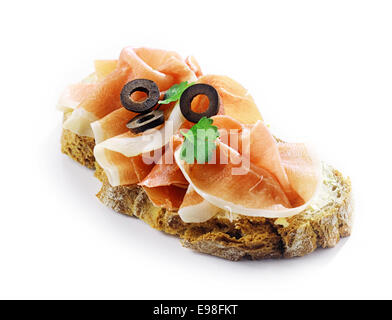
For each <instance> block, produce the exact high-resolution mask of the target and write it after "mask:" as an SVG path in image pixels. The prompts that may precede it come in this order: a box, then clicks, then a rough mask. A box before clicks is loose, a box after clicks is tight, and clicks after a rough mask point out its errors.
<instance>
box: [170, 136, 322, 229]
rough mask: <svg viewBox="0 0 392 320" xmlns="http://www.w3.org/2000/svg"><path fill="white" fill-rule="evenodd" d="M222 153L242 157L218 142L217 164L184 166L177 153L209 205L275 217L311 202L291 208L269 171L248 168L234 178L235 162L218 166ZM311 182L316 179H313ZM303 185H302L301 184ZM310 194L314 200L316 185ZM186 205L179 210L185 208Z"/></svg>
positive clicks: (289, 212)
mask: <svg viewBox="0 0 392 320" xmlns="http://www.w3.org/2000/svg"><path fill="white" fill-rule="evenodd" d="M221 151H223V153H224V152H227V153H229V159H230V158H233V159H235V158H238V157H242V155H239V154H238V153H237V152H236V151H235V150H233V149H231V148H229V147H227V146H225V145H224V144H222V143H218V147H217V164H206V165H202V164H187V163H185V162H184V161H183V160H181V159H180V156H179V150H178V151H177V152H176V161H177V164H178V165H179V167H180V169H181V171H182V172H183V174H184V176H185V178H186V179H187V180H188V182H189V183H190V185H191V186H192V188H194V190H195V191H196V192H197V193H198V194H199V195H200V196H201V197H202V198H203V199H205V200H206V201H208V202H209V203H211V204H212V205H214V206H216V207H218V208H221V209H223V210H227V211H230V212H234V213H239V214H243V215H247V216H256V217H267V218H278V217H288V216H292V215H294V214H297V213H299V212H301V211H302V210H304V209H305V208H306V206H307V205H308V204H309V201H311V199H307V200H308V201H307V202H306V203H305V204H304V205H302V206H298V207H294V208H292V207H291V204H290V202H289V199H288V198H287V196H286V194H285V193H284V191H283V189H282V187H281V185H280V184H279V182H278V181H277V180H276V178H275V177H274V176H273V175H272V174H271V173H270V172H268V171H267V170H265V169H262V168H258V167H256V168H254V166H253V165H251V167H250V169H249V170H248V171H247V173H246V174H243V175H233V174H232V170H233V168H236V167H238V166H239V165H238V164H237V163H238V159H236V161H230V162H229V163H228V164H220V163H219V162H220V159H219V157H220V153H221ZM312 175H313V176H315V177H317V175H318V174H317V172H316V171H313V174H312ZM314 181H319V179H317V178H315V179H314ZM298 182H299V181H298ZM302 183H305V182H304V181H301V184H302ZM312 191H313V192H312V197H313V196H314V195H315V194H316V191H317V186H315V185H313V190H312ZM185 204H186V203H184V205H183V206H182V207H181V209H183V208H185ZM181 209H180V210H181ZM189 222H196V221H195V220H192V221H189Z"/></svg>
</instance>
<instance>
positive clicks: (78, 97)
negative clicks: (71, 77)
mask: <svg viewBox="0 0 392 320" xmlns="http://www.w3.org/2000/svg"><path fill="white" fill-rule="evenodd" d="M94 66H95V72H94V73H92V74H90V75H89V76H88V77H86V78H84V79H83V80H82V81H81V82H79V83H75V84H71V85H69V86H67V87H66V88H65V90H64V91H63V93H62V94H61V96H60V99H59V101H58V103H57V108H58V109H59V110H61V111H63V112H70V111H73V109H75V108H76V107H77V106H78V105H79V104H80V103H81V102H82V101H83V100H84V99H86V98H87V97H88V96H89V95H91V94H92V93H93V92H94V90H95V89H96V87H97V83H98V82H99V81H102V80H103V79H104V78H106V77H107V76H108V75H109V74H110V73H112V72H113V71H114V70H115V69H116V67H117V60H96V61H94Z"/></svg>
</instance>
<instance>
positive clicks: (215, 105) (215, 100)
mask: <svg viewBox="0 0 392 320" xmlns="http://www.w3.org/2000/svg"><path fill="white" fill-rule="evenodd" d="M200 94H203V95H206V96H207V98H208V100H209V106H208V109H207V111H205V112H201V113H199V112H194V111H193V110H192V108H191V105H192V101H193V99H194V98H195V97H196V96H198V95H200ZM180 108H181V112H182V114H183V116H184V117H185V119H187V120H188V121H191V122H193V123H197V122H199V120H200V119H201V118H203V117H207V118H209V117H212V116H215V115H216V114H218V111H219V95H218V92H217V91H216V89H215V88H214V87H213V86H210V85H208V84H205V83H197V84H194V85H193V86H190V87H189V88H187V89H186V90H185V91H184V92H183V93H182V95H181V98H180Z"/></svg>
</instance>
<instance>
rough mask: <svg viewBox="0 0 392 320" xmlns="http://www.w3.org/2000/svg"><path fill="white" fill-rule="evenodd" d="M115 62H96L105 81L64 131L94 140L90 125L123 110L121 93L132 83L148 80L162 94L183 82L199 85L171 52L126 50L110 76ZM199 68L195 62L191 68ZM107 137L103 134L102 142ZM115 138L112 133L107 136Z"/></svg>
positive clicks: (184, 63)
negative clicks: (120, 109)
mask: <svg viewBox="0 0 392 320" xmlns="http://www.w3.org/2000/svg"><path fill="white" fill-rule="evenodd" d="M113 65H114V61H107V60H104V61H97V62H96V66H97V68H99V72H98V73H97V77H98V78H103V80H102V81H100V82H99V83H98V85H97V87H96V88H95V90H93V92H92V93H91V94H89V95H88V96H87V97H86V98H85V99H84V100H83V101H82V102H81V103H80V104H79V105H78V107H77V108H76V109H75V111H74V112H73V113H72V115H71V116H70V117H69V119H68V120H67V121H66V122H65V123H64V128H66V129H68V130H71V131H72V132H75V133H77V134H79V135H83V136H90V137H93V136H94V135H93V131H92V129H91V127H90V124H91V123H92V122H94V121H97V120H99V119H101V118H103V117H105V116H106V115H108V114H110V113H111V112H113V111H115V110H117V109H118V108H120V107H121V102H120V92H121V90H122V88H123V86H124V85H125V84H126V83H127V82H128V81H131V80H134V79H138V78H145V79H150V80H153V81H155V83H156V84H157V85H158V87H159V89H160V90H161V91H165V90H167V89H169V88H170V87H171V86H172V85H174V84H176V83H180V82H182V81H196V79H197V77H196V75H195V72H194V71H193V70H192V69H191V67H190V66H189V65H188V64H187V63H186V62H185V60H183V59H182V58H181V56H179V55H178V54H177V53H175V52H172V51H164V50H158V49H150V48H132V47H127V48H124V49H123V50H122V52H121V54H120V58H119V60H118V63H117V67H116V69H115V70H114V71H112V72H111V73H109V74H107V73H108V71H109V70H111V68H112V67H113ZM195 65H196V64H195V62H193V65H192V67H194V66H195ZM105 135H106V133H102V132H101V134H100V138H102V137H103V136H105ZM108 135H109V136H113V134H112V133H108Z"/></svg>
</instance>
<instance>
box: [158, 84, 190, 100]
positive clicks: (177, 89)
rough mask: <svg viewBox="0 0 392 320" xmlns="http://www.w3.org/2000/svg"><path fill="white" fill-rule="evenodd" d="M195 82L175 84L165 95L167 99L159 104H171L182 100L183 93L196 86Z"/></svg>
mask: <svg viewBox="0 0 392 320" xmlns="http://www.w3.org/2000/svg"><path fill="white" fill-rule="evenodd" d="M194 84H195V83H194V82H191V83H188V81H184V82H181V83H179V84H175V85H173V86H172V87H170V88H169V89H168V90H167V91H166V93H165V99H164V100H161V101H158V103H159V104H168V103H170V102H174V101H177V100H180V98H181V95H182V93H183V92H184V91H185V89H186V88H188V87H190V86H191V85H194Z"/></svg>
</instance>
